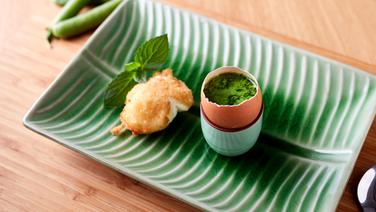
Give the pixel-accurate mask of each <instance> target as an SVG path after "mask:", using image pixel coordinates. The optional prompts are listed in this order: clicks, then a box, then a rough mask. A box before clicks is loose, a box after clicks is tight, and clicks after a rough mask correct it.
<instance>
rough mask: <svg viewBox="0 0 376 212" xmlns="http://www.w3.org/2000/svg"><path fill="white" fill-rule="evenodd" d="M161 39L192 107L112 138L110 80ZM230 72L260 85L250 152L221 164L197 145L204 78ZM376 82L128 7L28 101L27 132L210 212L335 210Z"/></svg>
mask: <svg viewBox="0 0 376 212" xmlns="http://www.w3.org/2000/svg"><path fill="white" fill-rule="evenodd" d="M163 33H168V36H169V40H170V44H171V53H170V56H169V59H168V62H167V65H166V67H172V68H173V69H174V74H175V75H176V76H177V77H178V78H179V79H181V80H183V81H184V82H185V83H186V84H187V85H188V86H189V87H190V88H191V89H192V90H193V93H194V96H195V101H196V104H195V106H194V107H193V108H192V109H191V110H190V111H189V112H185V113H181V114H179V115H178V116H177V118H176V119H175V120H174V121H173V122H172V124H171V125H170V126H169V127H168V129H166V130H164V131H162V132H160V133H155V134H152V135H149V136H136V137H135V136H132V135H131V134H130V133H126V134H125V135H124V136H122V137H114V136H112V135H111V133H110V129H111V128H112V127H114V126H115V125H117V124H118V123H119V119H118V115H119V113H120V110H108V109H104V108H103V92H104V90H105V88H106V85H107V84H108V82H109V81H110V80H111V78H113V77H114V76H115V74H116V73H118V72H119V71H120V70H121V67H122V66H123V65H124V64H125V63H128V62H129V61H131V59H132V58H133V54H134V52H135V50H136V48H137V47H138V46H139V45H140V44H141V43H142V42H144V41H145V40H147V39H149V38H151V37H154V36H157V35H161V34H163ZM224 65H228V66H239V67H240V68H242V69H244V70H248V71H250V72H251V73H252V74H253V75H254V76H255V77H256V78H257V79H258V81H259V83H260V86H261V89H262V91H263V98H264V102H265V112H264V124H263V129H262V134H261V137H260V138H259V140H258V142H257V144H256V146H255V147H254V148H252V149H251V150H250V151H249V152H248V153H247V154H245V155H243V156H240V157H236V158H227V157H223V156H220V155H218V154H216V153H215V152H213V151H212V150H211V149H210V148H209V147H208V145H207V144H206V142H205V141H204V138H203V135H202V132H201V129H200V119H199V115H200V113H199V107H198V105H199V91H200V86H201V82H202V81H203V79H204V77H205V75H206V74H207V73H208V72H209V71H211V70H213V69H215V68H217V67H220V66H224ZM375 105H376V80H375V77H374V76H372V75H369V74H367V73H365V72H363V71H361V70H358V69H355V68H352V67H349V66H346V65H343V64H340V63H338V62H335V61H332V60H329V59H325V58H323V57H320V56H317V55H314V54H312V53H308V52H306V51H303V50H300V49H297V48H294V47H291V46H288V45H285V44H281V43H278V42H275V41H272V40H270V39H267V38H264V37H261V36H258V35H256V34H253V33H250V32H246V31H242V30H238V29H235V28H233V27H230V26H227V25H224V24H220V23H217V22H215V21H212V20H210V19H207V18H204V17H201V16H198V15H194V14H191V13H189V12H186V11H182V10H179V9H176V8H173V7H170V6H167V5H163V4H161V3H156V2H152V1H147V0H146V1H144V0H141V1H125V2H124V3H123V4H122V6H121V7H119V8H118V9H117V10H116V11H115V12H114V13H113V14H112V15H111V17H110V18H109V19H107V20H106V22H105V23H104V24H103V25H102V26H101V27H100V29H98V30H97V31H96V32H95V34H94V35H93V36H92V38H91V39H90V41H89V42H88V44H86V45H85V47H84V48H83V49H82V50H81V51H80V52H79V53H78V55H77V56H76V57H75V58H74V59H73V60H72V61H71V63H70V64H69V65H68V66H67V67H66V69H65V70H64V72H63V73H62V74H61V75H60V76H59V77H58V79H57V80H56V81H55V82H54V83H53V84H52V85H51V86H50V87H49V89H48V90H47V91H46V92H45V93H44V94H43V96H42V97H41V98H40V99H39V100H38V101H37V102H36V104H35V105H34V106H33V107H32V109H31V110H30V111H29V113H28V114H27V115H26V117H25V120H24V122H25V125H26V126H28V127H29V128H31V129H33V130H35V131H37V132H39V133H41V134H43V135H45V136H48V137H50V138H52V139H53V140H55V141H57V142H59V143H61V144H63V145H65V146H67V147H69V148H71V149H74V150H76V151H79V152H81V153H83V154H85V155H88V156H89V157H92V158H94V159H96V160H98V161H100V162H102V163H104V164H106V165H108V166H110V167H112V168H114V169H117V170H118V171H120V172H122V173H124V174H126V175H129V176H131V177H133V178H136V179H138V180H140V181H142V182H144V183H146V184H148V185H151V186H153V187H155V188H157V189H160V190H162V191H164V192H167V193H169V194H170V195H173V196H175V197H177V198H179V199H182V200H183V201H186V202H188V203H191V204H193V205H195V206H196V207H199V208H202V209H205V210H211V211H216V210H218V211H334V210H335V208H336V206H337V203H338V201H339V198H340V197H341V195H342V192H343V189H344V187H345V185H346V182H347V179H348V177H349V175H350V173H351V170H352V168H353V166H354V162H355V160H356V158H357V156H358V153H359V150H360V148H361V146H362V144H363V142H364V139H365V136H366V134H367V131H368V129H369V126H370V124H371V122H372V120H373V117H374V114H375Z"/></svg>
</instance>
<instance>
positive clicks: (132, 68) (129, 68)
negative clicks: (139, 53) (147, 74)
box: [124, 62, 141, 72]
mask: <svg viewBox="0 0 376 212" xmlns="http://www.w3.org/2000/svg"><path fill="white" fill-rule="evenodd" d="M140 67H141V64H140V63H138V62H132V63H127V64H125V66H124V68H125V70H126V71H128V72H131V71H135V70H136V69H139V68H140Z"/></svg>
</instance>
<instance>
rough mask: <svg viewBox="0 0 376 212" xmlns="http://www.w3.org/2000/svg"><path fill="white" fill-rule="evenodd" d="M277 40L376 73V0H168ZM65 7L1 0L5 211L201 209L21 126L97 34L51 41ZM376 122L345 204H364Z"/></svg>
mask: <svg viewBox="0 0 376 212" xmlns="http://www.w3.org/2000/svg"><path fill="white" fill-rule="evenodd" d="M165 2H167V3H169V4H173V5H175V6H177V7H183V8H186V9H188V10H192V11H194V12H197V13H200V14H203V15H206V16H210V17H212V18H214V19H217V20H219V21H222V22H225V23H228V24H231V25H235V26H237V27H240V28H244V29H247V30H250V31H253V32H256V33H259V34H262V35H264V36H267V37H271V38H273V39H276V40H280V41H283V42H287V43H290V44H292V45H295V46H298V47H301V48H304V49H308V50H310V51H313V52H316V53H319V54H321V55H324V56H327V57H331V58H334V59H336V60H339V61H342V62H345V63H347V64H350V65H353V66H355V67H359V68H362V69H365V70H367V71H369V72H371V73H376V48H374V47H375V46H376V37H375V36H374V35H375V34H376V16H375V15H374V14H376V2H375V1H373V0H360V1H352V0H344V1H336V0H327V1H324V0H321V1H309V0H305V1H303V0H300V1H298V0H283V1H272V0H267V1H255V0H252V1H248V0H238V1H230V0H220V1H219V0H217V1H214V0H212V1H204V0H191V1H189V2H188V1H182V0H165ZM59 9H60V8H58V7H57V6H55V5H54V4H53V3H51V1H49V0H38V1H28V0H17V1H12V0H2V6H1V7H0V41H1V42H0V113H1V115H0V211H25V210H26V211H52V210H55V211H56V210H58V211H63V210H64V211H81V210H82V211H93V210H106V211H108V210H115V211H135V210H137V211H150V210H152V211H162V210H163V211H164V210H169V211H194V210H196V209H195V208H193V207H191V206H189V205H187V204H185V203H182V202H180V201H179V200H176V199H174V198H172V197H169V196H167V195H164V194H162V193H160V192H158V191H156V190H154V189H152V188H149V187H147V186H145V185H143V184H140V183H138V182H137V181H135V180H132V179H130V178H128V177H126V176H124V175H122V174H120V173H118V172H116V171H113V170H111V169H109V168H107V167H105V166H103V165H101V164H99V163H97V162H95V161H93V160H91V159H89V158H86V157H84V156H81V155H79V154H78V153H76V152H73V151H71V150H69V149H66V148H64V147H62V146H60V145H58V144H56V143H55V142H52V141H50V140H49V139H46V138H44V137H42V136H40V135H37V134H35V133H33V132H31V131H29V130H27V129H26V128H25V127H24V126H22V117H23V116H24V114H25V113H26V111H27V110H28V108H30V106H31V104H32V103H33V102H34V101H35V100H36V99H37V97H39V96H40V95H41V93H42V92H43V91H44V90H45V89H46V87H47V86H48V85H49V84H50V83H51V82H52V80H53V79H54V78H55V77H56V76H57V75H58V74H59V73H60V71H61V70H62V69H63V68H64V66H65V64H67V63H68V61H69V60H70V59H71V58H72V57H73V56H74V54H75V53H76V52H77V51H78V49H79V48H81V46H82V45H83V44H84V43H85V41H86V40H87V38H88V37H89V36H90V33H87V34H86V35H83V36H80V37H78V38H75V39H71V40H59V41H57V42H55V43H54V48H53V49H50V48H49V47H48V45H47V43H46V42H45V27H46V26H47V25H48V24H49V23H50V21H51V20H52V19H53V17H54V16H55V15H56V14H57V12H58V11H59ZM375 152H376V124H375V122H374V123H373V125H372V127H371V130H370V132H369V134H368V136H367V139H366V142H365V145H364V147H363V149H362V151H361V154H360V156H359V159H358V161H357V164H356V166H355V169H354V171H353V174H352V176H351V178H350V181H349V183H348V185H347V187H346V190H345V193H344V195H343V197H342V199H341V202H340V204H339V206H338V211H357V210H360V209H359V206H358V204H357V200H356V193H355V190H356V186H357V183H358V181H359V179H360V177H361V176H362V174H363V173H364V172H365V171H366V169H367V168H368V167H370V166H371V165H373V164H375V163H376V154H375Z"/></svg>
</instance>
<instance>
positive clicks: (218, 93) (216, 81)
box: [204, 73, 257, 105]
mask: <svg viewBox="0 0 376 212" xmlns="http://www.w3.org/2000/svg"><path fill="white" fill-rule="evenodd" d="M256 92H257V88H256V85H255V83H254V82H253V81H252V80H251V79H249V78H248V77H246V76H244V75H242V74H236V73H224V74H220V75H218V76H216V77H214V78H213V79H211V80H210V81H209V82H208V83H207V84H206V85H205V88H204V93H205V96H206V97H207V98H208V99H209V101H211V102H214V103H217V104H219V105H238V104H240V103H242V102H244V101H245V100H247V99H250V98H251V97H253V96H254V95H255V94H256Z"/></svg>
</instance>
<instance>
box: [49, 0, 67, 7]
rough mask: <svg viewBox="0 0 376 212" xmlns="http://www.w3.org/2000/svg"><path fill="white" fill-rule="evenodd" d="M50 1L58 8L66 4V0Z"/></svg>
mask: <svg viewBox="0 0 376 212" xmlns="http://www.w3.org/2000/svg"><path fill="white" fill-rule="evenodd" d="M52 1H53V2H54V3H55V4H57V5H59V6H64V5H65V4H66V3H67V2H68V0H52Z"/></svg>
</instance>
